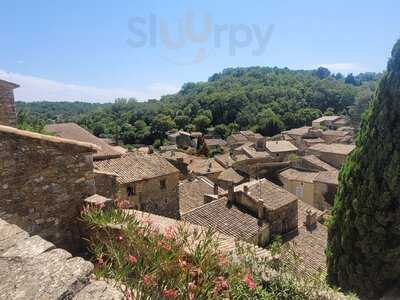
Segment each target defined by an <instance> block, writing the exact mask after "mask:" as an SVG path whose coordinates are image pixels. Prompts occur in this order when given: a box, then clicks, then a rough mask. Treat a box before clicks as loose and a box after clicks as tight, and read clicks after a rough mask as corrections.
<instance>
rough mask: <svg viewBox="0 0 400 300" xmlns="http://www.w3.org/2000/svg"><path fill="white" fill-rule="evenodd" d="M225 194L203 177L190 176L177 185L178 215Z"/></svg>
mask: <svg viewBox="0 0 400 300" xmlns="http://www.w3.org/2000/svg"><path fill="white" fill-rule="evenodd" d="M225 193H226V192H225V191H224V190H223V189H221V188H220V187H219V186H218V185H217V184H215V183H213V182H212V181H210V180H209V179H208V178H206V177H203V176H192V177H189V178H188V179H185V180H182V181H181V182H180V183H179V210H180V215H181V216H182V215H184V214H186V213H188V212H189V211H191V210H193V209H195V208H197V207H199V206H202V205H204V204H207V203H209V202H211V201H214V200H217V199H218V198H219V197H222V195H223V194H225Z"/></svg>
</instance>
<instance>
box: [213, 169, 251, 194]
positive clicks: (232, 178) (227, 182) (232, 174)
mask: <svg viewBox="0 0 400 300" xmlns="http://www.w3.org/2000/svg"><path fill="white" fill-rule="evenodd" d="M245 181H246V178H245V177H243V176H241V175H240V174H239V173H238V172H236V171H235V170H234V169H233V168H229V169H226V170H224V171H223V172H222V173H221V174H219V176H218V180H217V183H218V186H220V187H222V188H223V189H225V190H227V189H229V187H231V186H237V185H239V184H242V183H243V182H245Z"/></svg>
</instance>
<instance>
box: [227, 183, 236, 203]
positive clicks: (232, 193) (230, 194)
mask: <svg viewBox="0 0 400 300" xmlns="http://www.w3.org/2000/svg"><path fill="white" fill-rule="evenodd" d="M228 202H230V203H231V204H233V203H235V190H234V185H233V184H231V185H230V186H229V187H228Z"/></svg>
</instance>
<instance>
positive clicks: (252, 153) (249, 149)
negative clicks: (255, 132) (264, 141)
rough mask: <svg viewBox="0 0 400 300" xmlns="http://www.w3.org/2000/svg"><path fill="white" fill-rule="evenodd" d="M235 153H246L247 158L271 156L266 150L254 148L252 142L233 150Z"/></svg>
mask: <svg viewBox="0 0 400 300" xmlns="http://www.w3.org/2000/svg"><path fill="white" fill-rule="evenodd" d="M231 152H232V153H233V154H235V155H240V154H242V155H245V156H246V157H247V158H255V159H265V158H270V155H269V154H268V152H266V151H265V150H263V151H260V150H257V149H256V148H254V144H253V143H252V142H248V143H245V144H243V145H241V146H239V147H237V148H235V149H233V150H232V151H231Z"/></svg>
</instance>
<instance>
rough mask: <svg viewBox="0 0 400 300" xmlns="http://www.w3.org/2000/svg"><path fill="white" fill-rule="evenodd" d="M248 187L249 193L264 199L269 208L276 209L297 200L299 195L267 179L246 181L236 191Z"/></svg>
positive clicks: (257, 198) (253, 196)
mask: <svg viewBox="0 0 400 300" xmlns="http://www.w3.org/2000/svg"><path fill="white" fill-rule="evenodd" d="M245 186H247V187H248V195H249V196H250V197H252V198H254V199H255V200H259V199H260V200H263V201H264V206H265V207H266V208H267V209H270V210H275V209H278V208H280V207H282V206H285V205H288V204H289V203H292V202H295V201H297V197H296V196H295V195H293V194H291V193H290V192H288V191H286V190H284V189H283V188H281V187H280V186H277V185H276V184H274V183H272V182H271V181H269V180H267V179H260V180H254V181H251V182H245V183H242V184H241V185H239V186H237V187H235V192H239V191H243V190H244V187H245Z"/></svg>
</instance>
